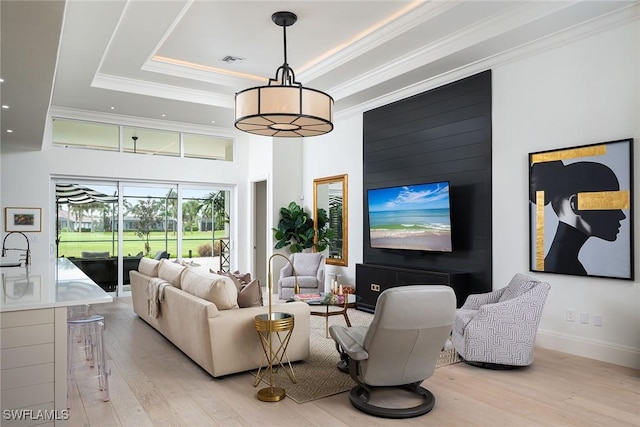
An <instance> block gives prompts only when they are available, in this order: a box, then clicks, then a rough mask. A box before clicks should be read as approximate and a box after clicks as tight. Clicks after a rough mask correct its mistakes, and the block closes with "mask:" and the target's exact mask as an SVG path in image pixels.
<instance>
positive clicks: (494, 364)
mask: <svg viewBox="0 0 640 427" xmlns="http://www.w3.org/2000/svg"><path fill="white" fill-rule="evenodd" d="M549 289H551V286H550V285H549V284H548V283H546V282H541V281H539V280H537V279H535V278H533V277H530V276H527V275H524V274H520V273H518V274H516V275H515V276H513V278H512V279H511V281H510V282H509V284H508V285H507V286H506V287H504V288H502V289H498V290H496V291H493V292H489V293H486V294H475V295H469V297H467V300H466V301H465V303H464V305H463V306H462V307H461V308H459V309H458V310H456V320H455V323H454V326H453V332H452V340H453V346H454V347H455V349H456V351H457V352H458V354H460V357H462V358H463V359H464V361H465V362H467V363H469V364H471V365H475V366H480V367H485V368H493V369H508V368H514V367H520V366H528V365H530V364H531V363H533V344H534V342H535V339H536V332H537V331H538V325H539V323H540V317H541V315H542V309H543V307H544V303H545V301H546V299H547V294H548V293H549Z"/></svg>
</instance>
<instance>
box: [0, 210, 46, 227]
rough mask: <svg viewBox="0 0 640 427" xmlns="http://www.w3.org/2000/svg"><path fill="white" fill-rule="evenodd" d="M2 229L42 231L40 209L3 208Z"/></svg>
mask: <svg viewBox="0 0 640 427" xmlns="http://www.w3.org/2000/svg"><path fill="white" fill-rule="evenodd" d="M4 231H30V232H40V231H42V209H40V208H5V209H4Z"/></svg>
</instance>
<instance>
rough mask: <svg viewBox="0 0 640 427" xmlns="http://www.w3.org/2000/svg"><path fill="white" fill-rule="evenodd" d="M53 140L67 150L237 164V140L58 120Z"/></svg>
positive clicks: (54, 127) (56, 120) (54, 128)
mask: <svg viewBox="0 0 640 427" xmlns="http://www.w3.org/2000/svg"><path fill="white" fill-rule="evenodd" d="M121 139H122V144H120V140H121ZM52 140H53V145H54V146H57V147H64V148H87V149H93V150H108V151H122V152H124V153H135V154H151V155H156V156H171V157H188V158H195V159H208V160H223V161H229V162H230V161H233V139H231V138H224V137H219V136H211V135H198V134H193V133H181V132H178V131H168V130H158V129H150V128H140V127H132V126H119V125H115V124H106V123H95V122H86V121H80V120H69V119H63V118H54V119H53V137H52ZM181 147H182V149H181Z"/></svg>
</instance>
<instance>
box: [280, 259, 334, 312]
mask: <svg viewBox="0 0 640 427" xmlns="http://www.w3.org/2000/svg"><path fill="white" fill-rule="evenodd" d="M289 260H290V261H291V264H289V263H288V262H287V263H286V264H285V265H284V267H282V269H281V270H280V279H278V297H279V298H280V299H283V300H286V299H290V298H293V289H294V286H295V277H294V275H293V269H295V271H296V275H297V276H298V286H299V287H300V293H301V294H311V293H320V292H323V291H324V255H322V254H321V253H317V252H313V253H308V252H299V253H295V254H291V256H290V257H289ZM292 264H293V269H292V268H291V265H292Z"/></svg>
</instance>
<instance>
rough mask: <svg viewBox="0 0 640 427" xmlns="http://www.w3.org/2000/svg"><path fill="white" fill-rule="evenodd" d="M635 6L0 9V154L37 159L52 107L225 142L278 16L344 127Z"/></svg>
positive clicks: (145, 0)
mask: <svg viewBox="0 0 640 427" xmlns="http://www.w3.org/2000/svg"><path fill="white" fill-rule="evenodd" d="M638 3H639V2H638V0H629V1H615V0H607V1H604V0H603V1H599V0H587V1H504V0H499V1H479V0H477V1H472V0H467V1H400V0H392V1H383V0H375V1H365V0H357V1H214V0H206V1H204V0H196V1H187V0H181V1H169V0H158V1H153V0H131V1H119V0H108V1H86V0H69V1H67V2H66V3H65V2H60V1H56V0H51V1H12V0H2V1H1V9H0V13H1V18H2V20H1V24H2V27H1V37H2V38H1V42H2V44H1V56H0V73H1V77H2V78H3V79H4V82H3V83H1V86H0V97H1V103H2V104H3V105H7V106H8V107H9V108H8V109H7V108H4V107H3V108H2V110H1V111H0V113H1V116H0V121H1V127H2V139H1V145H2V146H1V148H2V152H13V151H22V150H39V149H41V146H42V140H43V132H44V126H45V123H46V117H47V111H49V108H50V111H51V113H52V114H59V115H63V116H67V117H78V116H82V115H83V114H84V115H87V116H91V117H103V118H105V119H106V120H113V121H114V122H119V123H122V119H123V117H122V116H127V118H135V119H136V120H138V119H144V120H149V121H151V122H152V123H156V124H158V123H162V122H163V121H166V122H168V123H167V126H176V123H177V124H179V125H177V126H181V125H183V124H188V125H189V126H198V127H203V128H206V129H211V131H212V132H216V131H219V132H227V134H229V132H232V130H233V129H234V128H233V120H234V94H235V93H236V92H237V91H240V90H242V89H246V88H248V87H252V86H259V85H262V84H266V81H267V79H268V78H269V77H273V76H274V74H275V71H276V69H277V68H278V67H279V66H280V65H282V63H283V34H282V28H281V27H278V26H276V25H275V24H274V23H273V22H272V21H271V15H272V14H273V13H274V12H276V11H280V10H286V11H291V12H294V13H295V14H297V16H298V21H297V23H295V24H294V25H293V26H291V27H288V28H287V51H288V52H287V59H288V62H289V65H290V66H291V67H292V68H293V69H294V71H295V73H296V79H297V80H298V81H299V82H302V83H303V85H304V86H307V87H312V88H315V89H320V90H323V91H325V92H327V93H329V94H330V95H331V96H332V97H333V98H334V99H335V115H336V117H341V116H342V117H347V116H348V115H350V114H355V113H360V112H362V111H366V110H369V109H371V108H375V107H377V106H380V105H384V104H387V103H389V102H391V101H394V100H397V99H401V98H403V97H406V95H405V93H416V90H417V89H420V88H423V87H424V88H426V87H428V84H429V82H437V81H438V79H443V76H445V77H446V76H451V75H460V76H465V75H470V74H473V73H475V72H478V71H481V70H482V69H486V68H487V66H488V65H489V66H490V65H491V59H492V58H498V57H502V58H504V57H508V55H509V54H510V53H512V52H515V51H516V48H524V49H518V50H517V51H523V50H526V48H527V47H530V48H531V49H533V48H535V47H536V46H541V45H543V44H544V41H545V40H546V39H548V38H549V36H552V35H554V36H555V35H558V34H560V35H562V34H574V35H575V34H576V33H578V32H580V29H581V28H584V29H585V30H584V31H587V29H588V31H597V30H598V29H601V28H605V27H606V26H607V25H611V23H612V22H614V21H615V20H616V19H617V20H620V19H623V18H624V17H628V16H629V13H631V12H630V11H633V13H637V10H638ZM225 57H231V58H232V60H231V61H224V60H223V58H225ZM238 58H240V59H238ZM233 59H236V60H233ZM454 73H457V74H454ZM443 81H446V78H445V79H443ZM9 129H11V130H13V132H12V133H8V130H9Z"/></svg>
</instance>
